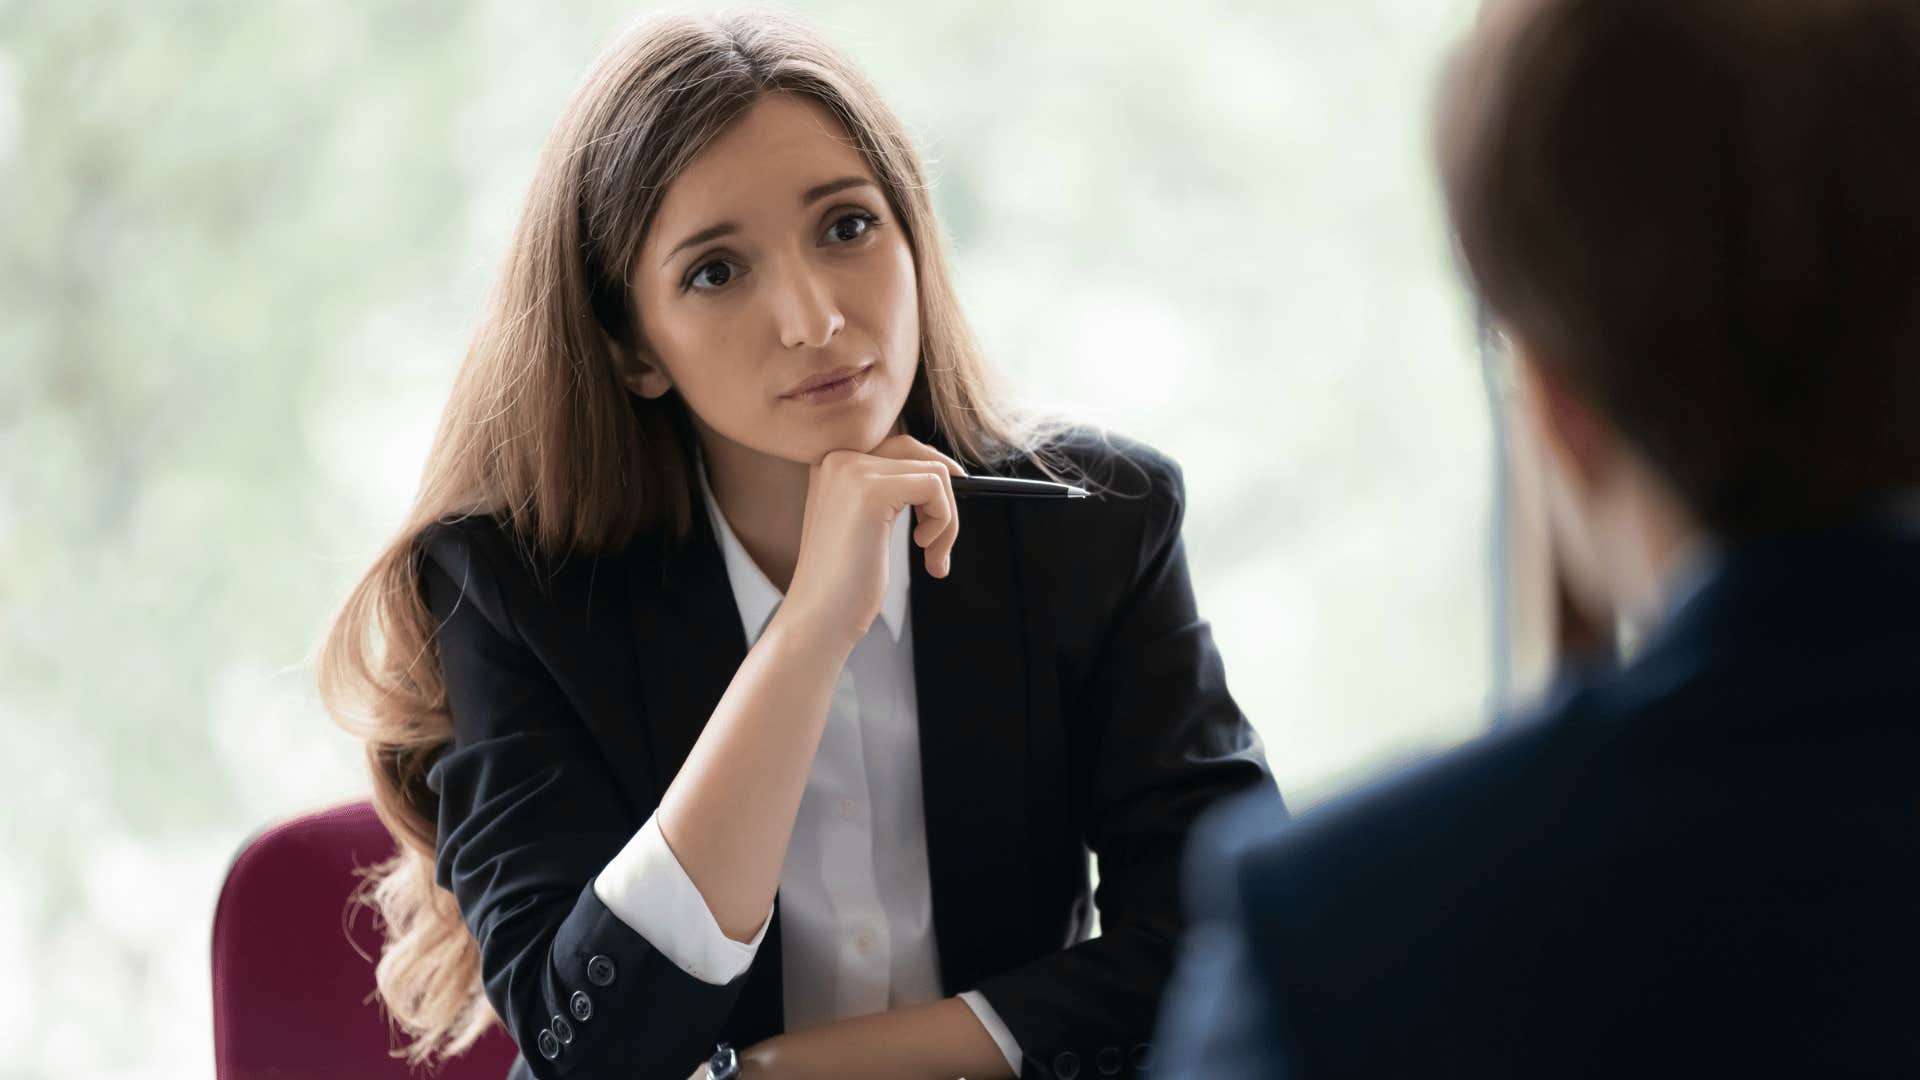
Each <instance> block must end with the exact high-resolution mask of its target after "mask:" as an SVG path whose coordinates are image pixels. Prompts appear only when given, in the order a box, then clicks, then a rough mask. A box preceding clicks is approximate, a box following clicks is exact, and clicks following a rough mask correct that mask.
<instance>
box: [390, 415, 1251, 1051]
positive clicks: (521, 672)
mask: <svg viewBox="0 0 1920 1080" xmlns="http://www.w3.org/2000/svg"><path fill="white" fill-rule="evenodd" d="M1058 452H1059V453H1060V454H1062V455H1064V456H1066V457H1067V458H1068V459H1069V460H1070V461H1071V462H1072V464H1073V467H1074V468H1075V469H1077V470H1078V471H1079V472H1080V473H1082V474H1083V475H1085V476H1087V477H1088V478H1089V479H1090V480H1091V481H1093V482H1095V483H1096V484H1100V485H1102V490H1103V495H1102V497H1100V498H1095V499H1086V500H1075V501H1072V502H1068V501H1065V500H1060V501H1046V502H1041V501H1026V502H1016V501H1008V500H973V501H969V502H968V503H967V504H965V507H964V509H963V510H962V517H963V525H962V532H961V537H960V540H959V542H958V544H957V546H956V547H955V548H954V551H953V572H952V574H951V575H950V576H949V577H947V578H945V579H939V580H936V579H934V578H931V577H929V576H927V573H926V569H925V564H924V562H923V561H922V560H918V559H915V560H913V561H912V573H913V580H912V582H911V593H910V595H911V598H912V600H911V607H912V615H911V617H912V620H913V642H914V674H915V680H916V683H917V702H918V706H919V718H920V750H921V759H922V764H921V772H922V786H923V798H924V799H925V803H926V823H927V859H928V871H929V875H930V878H931V886H932V894H933V922H934V928H935V931H936V938H937V941H938V948H939V957H940V966H941V978H942V981H943V983H944V984H945V985H944V989H945V990H946V992H947V993H949V994H952V993H959V992H961V991H964V990H968V989H978V990H979V991H980V992H981V993H982V994H983V995H984V996H985V997H986V999H987V1001H988V1002H989V1003H990V1004H992V1006H993V1008H994V1011H995V1012H996V1013H997V1014H998V1015H999V1017H1000V1019H1001V1021H1002V1022H1004V1023H1005V1024H1006V1025H1007V1027H1008V1029H1009V1030H1011V1031H1012V1033H1013V1035H1014V1037H1015V1038H1016V1039H1017V1040H1018V1041H1019V1043H1020V1047H1021V1050H1022V1051H1023V1053H1024V1054H1025V1055H1026V1058H1027V1060H1026V1061H1025V1062H1024V1063H1023V1067H1022V1075H1023V1076H1026V1077H1054V1076H1063V1077H1065V1076H1072V1075H1078V1074H1080V1073H1082V1072H1083V1071H1084V1073H1085V1075H1088V1076H1094V1075H1129V1076H1130V1075H1133V1074H1134V1073H1135V1072H1136V1071H1137V1070H1138V1068H1139V1067H1140V1066H1141V1065H1143V1064H1145V1063H1146V1062H1147V1061H1149V1060H1150V1059H1151V1057H1152V1047H1151V1046H1150V1045H1149V1043H1148V1039H1149V1037H1150V1035H1151V1034H1152V1028H1153V1022H1154V1017H1155V1014H1156V1010H1157V1008H1158V1005H1159V1000H1160V995H1161V992H1162V991H1163V990H1164V988H1165V985H1166V979H1167V976H1168V974H1169V973H1170V972H1171V970H1172V966H1173V950H1174V943H1175V940H1176V939H1177V937H1178V934H1179V929H1180V923H1179V908H1180V905H1179V870H1180V857H1181V852H1182V847H1183V845H1184V843H1185V841H1186V837H1187V834H1188V831H1189V829H1190V827H1191V826H1192V823H1193V821H1194V819H1195V818H1196V817H1197V816H1198V815H1199V814H1200V812H1201V811H1202V810H1203V809H1205V808H1206V807H1207V806H1208V805H1209V804H1211V803H1212V802H1214V801H1216V800H1218V799H1220V798H1221V797H1224V796H1227V795H1231V794H1235V793H1238V792H1241V791H1243V790H1245V789H1246V788H1248V787H1253V786H1260V787H1264V788H1267V789H1269V790H1271V789H1272V786H1273V781H1272V779H1271V777H1270V776H1269V775H1268V773H1267V769H1266V764H1265V760H1264V758H1263V757H1262V756H1261V754H1260V750H1259V745H1258V741H1257V739H1256V738H1255V737H1254V734H1253V730H1252V728H1250V727H1249V726H1248V724H1247V721H1246V718H1245V717H1244V716H1242V715H1241V713H1240V710H1239V708H1238V707H1236V706H1235V705H1234V702H1233V699H1232V697H1231V696H1230V695H1229V694H1228V692H1227V685H1226V676H1225V672H1224V670H1223V668H1222V666H1221V663H1220V656H1219V653H1218V652H1217V651H1216V650H1215V648H1214V645H1213V639H1212V635H1211V633H1210V631H1209V629H1208V626H1207V623H1206V622H1205V621H1204V620H1202V619H1201V618H1200V616H1199V614H1198V612H1197V611H1196V610H1195V607H1194V600H1193V589H1192V586H1191V585H1190V584H1189V582H1188V578H1187V563H1186V554H1185V548H1184V546H1183V544H1182V542H1181V538H1180V524H1181V520H1182V516H1183V509H1184V505H1183V504H1184V500H1183V491H1182V486H1181V477H1180V471H1179V469H1178V467H1177V466H1175V465H1174V463H1173V462H1172V461H1170V460H1168V459H1167V458H1165V457H1163V456H1161V455H1160V454H1158V453H1156V452H1154V451H1153V450H1151V449H1150V448H1148V447H1145V446H1141V445H1139V444H1137V443H1124V442H1120V441H1118V440H1114V441H1111V442H1110V441H1108V440H1105V439H1103V438H1101V437H1100V436H1098V435H1097V434H1094V433H1090V432H1076V433H1072V434H1071V435H1069V436H1068V437H1066V438H1065V439H1064V440H1063V442H1062V443H1061V444H1060V446H1059V447H1058ZM1007 471H1009V472H1011V473H1013V474H1015V475H1029V476H1030V475H1033V474H1034V472H1035V470H1033V469H1032V467H1031V466H1030V465H1027V464H1025V463H1019V464H1013V465H1010V466H1009V468H1008V470H1007ZM690 482H691V478H690ZM693 517H694V530H693V534H692V535H691V536H689V537H686V538H685V539H684V540H679V541H674V540H669V539H667V538H664V537H659V536H642V537H639V538H636V539H635V540H634V541H633V543H632V544H631V545H629V546H628V547H627V548H626V549H624V550H621V551H617V552H610V553H607V554H604V555H601V556H598V557H586V556H582V555H579V554H574V555H570V556H567V557H547V556H543V555H539V554H537V553H536V554H533V555H529V554H528V553H527V552H525V550H524V545H523V544H521V543H520V541H519V540H518V539H517V538H516V536H514V535H513V534H511V533H510V532H508V531H507V530H506V529H505V528H503V527H502V526H501V525H500V524H499V523H498V522H496V521H495V520H494V519H492V518H480V517H473V518H466V519H462V520H460V521H457V522H450V523H447V524H445V525H443V526H441V527H437V528H435V529H434V530H431V531H430V532H429V534H428V535H427V536H425V537H424V538H423V539H422V541H421V543H420V551H421V556H422V557H421V560H420V567H421V574H422V584H423V591H424V593H425V597H426V600H427V604H428V607H429V608H430V610H431V611H432V612H433V614H434V616H435V618H436V619H437V620H438V622H439V630H438V633H437V634H436V636H435V645H436V652H437V656H438V659H439V661H440V663H441V665H442V668H443V670H444V671H445V674H446V685H447V704H448V707H449V709H450V711H451V712H452V718H453V728H454V738H453V741H452V743H451V744H450V745H449V746H448V747H447V748H446V751H445V753H444V754H443V755H442V756H441V757H440V758H439V759H438V760H437V761H436V762H435V763H434V765H433V767H432V771H431V773H430V774H429V784H430V786H431V788H432V789H433V791H435V792H436V793H437V794H438V796H439V805H438V807H437V812H438V824H439V829H438V836H437V856H438V857H437V873H438V878H439V882H440V884H442V885H443V886H445V887H447V888H448V889H450V890H451V891H452V892H453V894H454V896H455V897H456V898H457V899H458V901H459V906H460V911H461V914H462V915H463V916H464V918H465V920H466V923H467V926H468V927H469V929H471V931H472V932H473V934H474V936H475V938H476V939H477V940H478V942H479V945H480V975H481V978H482V980H483V982H484V984H485V986H486V991H487V996H488V998H489V1000H490V1001H491V1002H492V1004H493V1007H494V1009H495V1010H496V1011H497V1012H498V1013H499V1015H500V1017H501V1019H502V1020H503V1021H504V1022H505V1024H506V1027H507V1030H508V1031H509V1032H510V1033H511V1034H512V1035H513V1037H514V1039H515V1040H516V1041H517V1042H518V1043H519V1045H520V1047H521V1050H522V1059H521V1061H520V1063H519V1064H518V1065H517V1066H516V1068H515V1072H514V1075H515V1076H516V1077H521V1076H539V1077H543V1078H551V1077H563V1076H564V1077H572V1078H577V1080H586V1078H595V1077H621V1078H623V1080H629V1078H630V1080H652V1078H656V1077H665V1078H667V1080H684V1078H685V1077H686V1076H687V1074H688V1073H689V1072H691V1071H692V1069H693V1067H694V1065H695V1064H696V1063H697V1062H699V1061H702V1060H705V1058H706V1056H707V1055H708V1054H709V1053H711V1051H712V1049H713V1045H714V1043H715V1042H717V1041H719V1040H723V1039H724V1040H727V1041H729V1042H732V1043H735V1044H736V1045H740V1046H746V1045H749V1044H751V1043H754V1042H757V1041H759V1040H761V1039H764V1038H766V1037H767V1036H769V1035H773V1034H775V1033H778V1032H779V1031H781V1030H782V1028H783V1019H782V1012H783V1008H782V1000H781V995H782V978H781V972H780V963H781V946H780V933H781V929H780V928H781V916H780V908H779V903H778V901H777V900H776V901H775V906H774V911H773V918H772V924H771V926H770V928H769V929H768V931H767V936H766V938H765V939H764V940H763V941H762V943H761V946H760V949H759V952H758V953H757V954H756V955H755V958H754V961H753V965H752V967H751V968H750V969H749V970H748V971H747V973H746V974H744V975H742V976H741V977H740V978H738V979H735V980H734V981H733V982H731V983H728V984H726V985H724V986H714V985H710V984H708V983H705V982H702V981H700V980H699V979H696V978H694V977H693V976H691V975H688V974H687V973H686V972H684V971H682V970H680V969H679V968H678V967H676V966H675V965H674V964H673V962H672V961H670V960H668V959H666V958H665V957H664V956H662V955H661V954H660V953H659V952H658V951H656V950H655V949H654V948H653V947H652V946H651V945H650V944H649V943H648V942H647V941H646V940H645V939H644V938H642V937H641V936H640V935H639V934H637V933H635V932H634V931H633V930H631V929H629V928H628V927H627V926H626V925H625V924H623V923H622V922H621V921H620V920H619V919H618V918H617V917H615V916H614V915H613V913H612V912H611V911H609V910H608V909H607V907H606V906H605V905H604V904H602V903H601V902H600V900H599V898H598V897H597V896H596V895H595V894H594V891H593V888H592V882H593V878H594V876H595V875H596V874H597V873H599V871H600V869H601V867H603V866H605V865H606V864H607V861H608V860H609V859H611V858H612V857H613V856H614V854H615V853H616V852H618V851H619V850H620V848H621V847H622V846H623V845H624V844H625V843H626V842H627V840H628V839H629V838H631V837H632V835H633V833H634V832H635V830H637V829H638V828H639V827H640V825H641V824H642V823H643V822H644V821H645V820H646V818H647V816H648V815H649V814H650V813H652V812H653V810H654V808H655V807H656V806H657V805H658V804H659V801H660V795H661V792H662V791H664V790H665V788H666V786H667V784H668V783H669V782H670V781H671V780H672V779H673V776H674V774H675V773H676V772H677V771H678V770H679V768H680V765H681V763H682V762H684V761H685V760H686V757H687V753H688V751H689V750H691V749H692V747H693V744H694V740H696V739H697V738H699V735H700V731H701V728H702V727H703V726H704V725H705V724H706V722H707V718H708V717H709V716H710V715H711V714H712V712H713V709H714V706H715V705H717V704H718V703H719V701H720V697H721V695H722V694H723V693H724V692H725V690H726V688H727V685H728V683H729V682H731V681H732V679H733V675H734V672H735V670H736V669H737V668H738V667H739V666H740V663H741V661H742V660H743V659H744V658H745V656H746V652H747V644H746V635H745V631H744V629H743V628H742V626H741V625H740V613H739V608H738V606H737V605H736V604H735V603H734V599H733V593H732V590H731V587H730V586H729V585H728V583H727V576H726V568H725V565H724V563H723V562H722V560H721V556H720V549H719V547H718V545H717V543H716V541H715V539H714V537H713V534H712V530H711V528H710V527H709V526H708V524H707V518H706V515H705V514H704V513H699V512H696V513H695V514H694V516H693ZM1089 851H1092V852H1093V853H1095V854H1096V855H1097V856H1098V857H1099V869H1100V887H1099V891H1098V893H1097V894H1096V893H1094V892H1093V890H1092V889H1091V888H1090V882H1089V880H1088V873H1087V870H1088V867H1087V853H1088V852H1089ZM1096 904H1097V906H1098V909H1099V912H1100V916H1101V922H1102V933H1101V935H1100V936H1099V937H1096V938H1091V939H1089V932H1090V930H1091V923H1092V915H1093V909H1094V907H1095V905H1096ZM543 1036H544V1037H543ZM546 1051H551V1052H552V1054H551V1057H549V1056H547V1054H546ZM1083 1063H1084V1069H1083ZM1108 1067H1111V1071H1110V1072H1108V1071H1106V1070H1107V1069H1108Z"/></svg>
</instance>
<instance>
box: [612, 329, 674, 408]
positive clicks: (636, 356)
mask: <svg viewBox="0 0 1920 1080" xmlns="http://www.w3.org/2000/svg"><path fill="white" fill-rule="evenodd" d="M601 336H602V338H603V339H604V340H605V341H606V343H607V351H608V352H609V353H610V354H612V356H613V367H614V371H615V372H616V373H618V374H619V376H620V382H621V384H622V385H624V386H625V387H626V388H627V389H628V390H631V391H633V392H634V393H636V394H639V395H640V396H641V397H643V398H649V399H652V398H659V397H664V396H665V395H666V393H667V391H669V390H671V389H673V377H672V376H671V375H668V374H667V369H666V366H665V365H664V364H662V363H661V362H660V357H659V356H657V355H655V353H654V352H653V350H651V349H649V348H647V347H646V346H645V345H641V344H634V345H624V344H621V343H620V342H618V341H615V340H614V339H613V337H612V336H611V335H609V334H605V333H602V335H601Z"/></svg>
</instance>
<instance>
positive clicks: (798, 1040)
mask: <svg viewBox="0 0 1920 1080" xmlns="http://www.w3.org/2000/svg"><path fill="white" fill-rule="evenodd" d="M1013 1075H1014V1074H1013V1071H1012V1070H1010V1069H1008V1068H1007V1059H1006V1057H1005V1056H1004V1055H1002V1054H1001V1053H1000V1047H999V1045H998V1044H996V1043H995V1042H994V1041H993V1036H991V1035H989V1034H987V1029H986V1028H985V1027H982V1026H981V1024H980V1020H979V1018H978V1017H976V1016H975V1015H974V1013H973V1010H972V1009H971V1008H968V1006H967V1003H966V1002H964V1001H961V1000H960V999H959V998H947V999H945V1000H942V1001H936V1002H932V1003H929V1004H926V1005H915V1006H913V1007H911V1008H906V1009H895V1010H893V1011H891V1012H883V1013H873V1014H871V1015H868V1016H857V1017H854V1018H852V1019H850V1020H838V1021H835V1022H833V1023H831V1024H822V1025H821V1026H819V1027H814V1028H807V1029H805V1030H803V1031H796V1032H791V1033H789V1034H786V1035H778V1036H775V1037H774V1038H771V1039H768V1040H767V1041H766V1042H763V1043H759V1044H757V1045H755V1046H753V1047H750V1048H749V1049H748V1050H747V1051H746V1053H745V1054H744V1055H742V1069H741V1076H742V1080H827V1078H829V1077H832V1078H836V1080H955V1078H956V1077H966V1080H1012V1077H1013Z"/></svg>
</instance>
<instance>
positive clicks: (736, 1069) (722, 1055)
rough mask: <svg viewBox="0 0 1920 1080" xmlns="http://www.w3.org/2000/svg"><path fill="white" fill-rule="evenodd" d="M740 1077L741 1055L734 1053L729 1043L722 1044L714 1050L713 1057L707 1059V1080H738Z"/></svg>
mask: <svg viewBox="0 0 1920 1080" xmlns="http://www.w3.org/2000/svg"><path fill="white" fill-rule="evenodd" d="M739 1075H740V1055H738V1054H736V1053H734V1052H733V1046H732V1045H731V1044H729V1043H721V1044H720V1045H718V1046H716V1047H714V1048H713V1056H712V1057H710V1058H708V1059H707V1080H736V1078H737V1077H738V1076H739Z"/></svg>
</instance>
